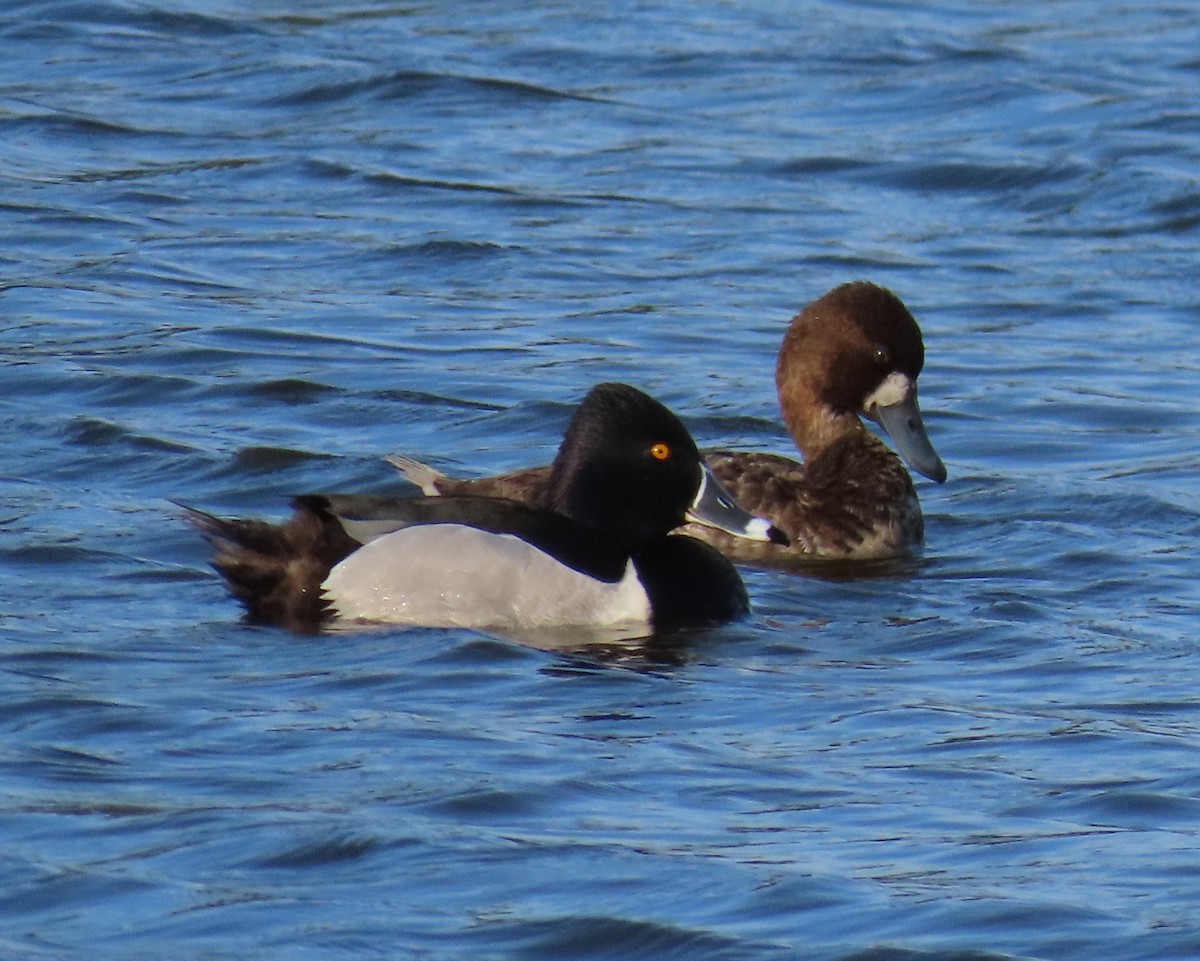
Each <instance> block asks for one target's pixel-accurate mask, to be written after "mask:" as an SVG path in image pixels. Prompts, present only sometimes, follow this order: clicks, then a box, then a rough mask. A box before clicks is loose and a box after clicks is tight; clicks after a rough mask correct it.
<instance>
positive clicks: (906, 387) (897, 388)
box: [863, 371, 913, 410]
mask: <svg viewBox="0 0 1200 961" xmlns="http://www.w3.org/2000/svg"><path fill="white" fill-rule="evenodd" d="M912 389H913V383H912V381H911V380H909V379H908V375H907V374H902V373H900V372H899V371H892V373H890V374H888V375H887V377H886V378H884V381H883V383H882V384H880V385H879V386H878V387H876V388H875V390H874V391H873V392H872V393H870V394H868V395H867V399H866V400H864V401H863V410H870V409H871V408H872V407H891V406H893V405H894V404H900V403H903V402H904V401H905V400H907V399H908V397H909V395H910V394H911V393H912Z"/></svg>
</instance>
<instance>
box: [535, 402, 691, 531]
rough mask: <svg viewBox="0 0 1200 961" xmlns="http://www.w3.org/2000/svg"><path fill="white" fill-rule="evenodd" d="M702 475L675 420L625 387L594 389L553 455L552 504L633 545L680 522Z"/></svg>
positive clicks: (656, 403) (689, 446)
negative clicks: (554, 455)
mask: <svg viewBox="0 0 1200 961" xmlns="http://www.w3.org/2000/svg"><path fill="white" fill-rule="evenodd" d="M702 476H703V473H702V468H701V463H700V453H699V451H697V449H696V444H695V441H693V440H692V438H691V435H689V434H688V432H687V428H685V427H684V426H683V424H682V423H681V422H680V420H679V418H678V417H676V416H675V415H674V414H672V413H671V412H670V411H669V410H667V408H666V407H664V406H663V405H662V404H660V403H659V402H658V401H656V400H654V398H652V397H649V396H647V395H646V394H644V393H642V392H641V391H640V390H637V389H636V388H634V387H630V386H628V385H627V384H600V385H598V386H596V387H594V388H592V390H591V391H589V393H588V395H587V396H586V397H585V398H584V399H583V402H582V403H581V404H580V405H579V407H578V408H577V409H576V411H575V415H574V416H573V417H572V418H571V423H570V424H569V425H568V427H567V432H566V435H565V436H564V437H563V442H562V445H561V446H560V447H559V449H558V454H557V456H556V457H555V458H554V465H553V467H552V469H551V475H550V497H551V506H552V507H553V508H554V510H556V511H558V512H559V513H561V514H565V515H567V516H568V517H571V518H573V519H575V520H578V521H582V522H584V523H587V524H591V525H592V526H594V527H598V528H601V529H603V530H605V531H608V532H609V533H610V534H612V535H613V536H614V537H616V538H618V539H619V540H620V541H622V542H623V543H625V544H627V545H630V546H634V545H637V544H641V543H645V542H647V541H649V540H652V539H654V538H656V537H661V536H663V535H665V534H667V533H668V532H669V531H671V530H672V529H673V528H675V527H678V526H679V525H681V524H682V523H683V522H684V515H685V514H686V513H687V511H688V509H689V508H690V507H691V505H692V503H693V501H694V500H695V499H696V494H697V492H698V491H699V490H700V485H701V477H702Z"/></svg>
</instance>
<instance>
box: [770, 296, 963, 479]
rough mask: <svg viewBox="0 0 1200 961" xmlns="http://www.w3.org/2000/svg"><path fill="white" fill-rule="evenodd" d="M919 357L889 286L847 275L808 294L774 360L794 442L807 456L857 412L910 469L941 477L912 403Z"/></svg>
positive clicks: (921, 348)
mask: <svg viewBox="0 0 1200 961" xmlns="http://www.w3.org/2000/svg"><path fill="white" fill-rule="evenodd" d="M924 365H925V345H924V343H923V342H922V340H921V330H920V328H919V327H918V326H917V322H916V320H914V319H913V316H912V314H911V313H909V311H908V308H907V307H905V306H904V304H903V303H902V302H901V300H900V298H899V297H897V296H896V295H895V294H893V293H892V292H891V291H890V290H887V289H886V288H884V287H880V286H878V285H876V284H872V283H868V282H866V281H855V282H853V283H849V284H842V285H841V286H840V287H835V288H834V289H833V290H831V291H829V293H827V294H825V296H823V297H821V298H820V299H819V300H815V301H813V302H812V303H811V304H809V305H808V306H807V307H805V308H804V310H803V311H801V312H800V313H799V314H798V315H796V317H795V318H793V320H792V323H791V326H790V327H789V328H788V331H787V334H785V335H784V338H783V344H782V346H781V347H780V348H779V362H778V365H777V366H776V368H775V383H776V386H777V387H778V389H779V403H780V407H781V408H782V410H783V417H784V420H785V421H786V422H787V425H788V427H789V428H790V429H791V431H792V436H793V437H794V438H795V439H796V444H797V446H799V447H800V449H801V450H802V451H804V453H805V456H806V457H809V458H812V457H814V456H815V455H816V454H818V453H820V451H821V450H822V449H823V448H824V447H826V446H828V445H829V444H831V443H832V442H833V441H835V440H837V439H838V438H839V437H841V436H843V435H844V434H845V433H846V432H847V431H853V430H861V429H862V426H861V423H860V422H859V419H858V418H859V416H866V417H869V418H870V419H871V420H873V421H875V422H876V423H878V424H880V425H881V426H882V427H883V429H884V430H885V431H887V434H888V436H889V437H890V438H891V439H892V443H894V444H895V445H896V450H898V451H899V452H900V456H901V457H903V458H904V460H905V461H906V462H907V463H908V465H909V466H910V467H911V468H912V469H913V470H915V471H917V472H918V473H920V474H924V475H925V476H926V477H928V478H930V479H931V480H935V481H937V482H938V483H941V482H942V481H944V480H945V479H946V466H945V465H944V464H943V463H942V459H941V458H940V457H939V456H938V454H937V451H936V450H934V448H933V444H932V443H930V440H929V435H928V434H927V433H926V432H925V425H924V423H923V422H922V420H921V408H920V406H919V405H918V403H917V377H918V376H919V375H920V373H921V368H922V367H923V366H924Z"/></svg>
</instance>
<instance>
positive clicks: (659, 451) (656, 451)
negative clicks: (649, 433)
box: [650, 442, 671, 460]
mask: <svg viewBox="0 0 1200 961" xmlns="http://www.w3.org/2000/svg"><path fill="white" fill-rule="evenodd" d="M650 456H651V457H653V458H654V459H655V460H666V459H667V458H668V457H670V456H671V446H670V445H669V444H664V443H662V442H659V443H657V444H655V445H654V446H653V447H651V448H650Z"/></svg>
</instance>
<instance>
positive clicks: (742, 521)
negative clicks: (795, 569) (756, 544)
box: [687, 465, 789, 547]
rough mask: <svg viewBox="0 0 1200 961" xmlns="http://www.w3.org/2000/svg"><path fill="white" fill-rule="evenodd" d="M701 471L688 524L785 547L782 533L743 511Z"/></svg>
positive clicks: (708, 474)
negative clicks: (703, 525)
mask: <svg viewBox="0 0 1200 961" xmlns="http://www.w3.org/2000/svg"><path fill="white" fill-rule="evenodd" d="M701 469H702V474H701V476H700V490H699V491H697V493H696V499H695V500H694V501H693V502H692V506H691V507H690V508H688V512H687V519H688V520H689V521H694V522H695V523H697V524H705V525H707V526H708V527H715V528H717V530H721V531H725V533H727V534H733V535H734V536H735V537H745V538H748V539H749V540H752V541H769V542H770V543H772V544H779V545H780V546H783V547H786V546H787V544H788V543H789V541H788V537H787V535H786V534H784V533H783V531H781V530H780V529H779V528H778V527H776V526H775V525H774V524H772V523H771V522H770V521H769V520H767V519H766V518H765V517H755V516H754V515H753V514H751V513H749V512H748V511H747V510H745V509H744V508H743V507H742V506H741V505H740V504H739V503H738V502H737V501H736V500H734V499H733V496H732V495H731V494H730V493H729V492H728V491H727V490H725V488H724V487H722V486H721V484H720V482H719V481H718V480H717V479H716V478H715V477H714V476H713V474H712V471H710V470H709V469H708V467H707V466H705V465H702V468H701Z"/></svg>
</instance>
